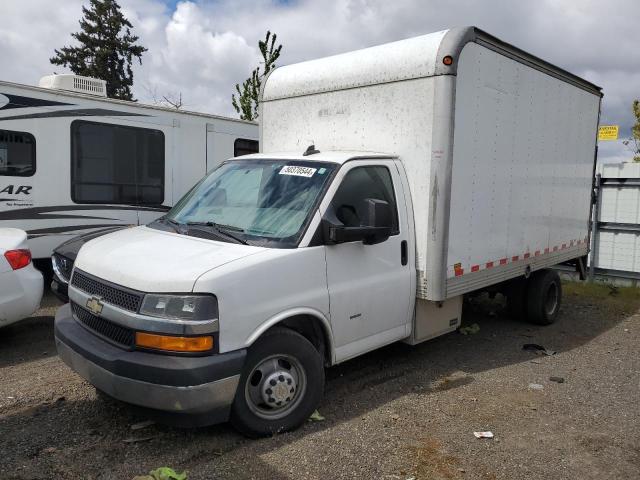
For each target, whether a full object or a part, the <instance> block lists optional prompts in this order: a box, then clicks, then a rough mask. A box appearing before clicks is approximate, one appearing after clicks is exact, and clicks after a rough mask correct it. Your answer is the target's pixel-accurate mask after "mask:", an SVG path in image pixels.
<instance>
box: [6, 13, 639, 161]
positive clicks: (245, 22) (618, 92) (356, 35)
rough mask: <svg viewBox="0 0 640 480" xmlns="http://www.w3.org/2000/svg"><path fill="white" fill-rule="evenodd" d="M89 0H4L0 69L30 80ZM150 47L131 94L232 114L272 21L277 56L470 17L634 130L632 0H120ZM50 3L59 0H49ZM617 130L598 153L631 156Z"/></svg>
mask: <svg viewBox="0 0 640 480" xmlns="http://www.w3.org/2000/svg"><path fill="white" fill-rule="evenodd" d="M83 3H88V0H56V1H55V2H52V1H51V0H2V14H1V16H0V58H1V59H2V65H3V68H2V69H1V70H0V80H8V81H13V82H19V83H25V84H31V85H33V84H37V82H38V79H39V78H40V77H41V76H42V75H45V74H49V73H52V72H54V71H55V72H57V73H62V72H63V71H64V69H62V68H60V67H53V66H52V65H50V64H49V61H48V59H49V57H51V56H52V54H53V49H54V48H56V47H61V46H63V45H67V44H69V43H70V42H71V37H70V36H69V34H70V33H71V32H73V31H77V30H78V20H79V18H80V16H81V6H82V4H83ZM119 3H120V5H121V6H122V8H123V11H124V13H125V15H126V16H127V17H128V18H129V20H130V21H131V22H132V23H133V25H134V33H135V34H137V35H139V36H140V43H142V44H143V45H144V46H146V47H147V48H148V49H149V51H148V52H147V53H146V54H145V55H144V57H143V65H142V66H140V67H136V70H135V88H134V93H135V95H136V97H137V98H138V99H139V100H140V101H142V102H151V101H152V99H153V97H154V95H155V97H161V96H162V95H164V94H169V95H176V94H178V93H179V92H181V93H182V97H183V101H184V103H185V108H187V109H189V110H198V111H205V112H211V113H217V114H223V115H233V116H235V112H234V111H233V109H232V107H231V101H230V97H231V93H232V92H233V87H234V85H235V84H236V83H237V82H241V81H242V80H243V79H244V78H246V77H247V76H248V74H249V73H250V72H251V70H252V69H253V68H254V67H255V65H256V64H257V62H258V59H259V52H258V49H257V43H258V40H259V39H261V38H263V37H264V34H265V32H266V31H267V30H271V31H273V32H276V33H277V34H278V40H279V41H280V42H281V43H282V44H283V45H284V47H283V50H282V56H281V59H280V62H279V64H280V65H284V64H288V63H294V62H298V61H301V60H307V59H312V58H317V57H321V56H325V55H329V54H334V53H340V52H345V51H349V50H353V49H357V48H363V47H367V46H372V45H376V44H380V43H385V42H389V41H393V40H399V39H402V38H406V37H411V36H415V35H420V34H424V33H429V32H434V31H438V30H442V29H446V28H449V27H452V26H461V25H476V26H478V27H480V28H482V29H484V30H487V31H488V32H490V33H492V34H493V35H495V36H497V37H499V38H501V39H503V40H505V41H507V42H510V43H513V44H515V45H517V46H519V47H520V48H523V49H525V50H527V51H529V52H531V53H533V54H535V55H538V56H540V57H542V58H544V59H546V60H549V61H550V62H552V63H554V64H556V65H559V66H561V67H563V68H565V69H567V70H569V71H571V72H573V73H576V74H578V75H580V76H583V77H585V78H587V79H588V80H590V81H592V82H594V83H596V84H598V85H600V86H602V87H603V88H604V92H605V97H604V101H603V112H602V119H601V124H619V125H620V126H621V133H622V134H623V135H625V136H628V134H629V128H630V126H631V124H632V122H633V117H632V114H631V102H632V100H633V99H634V98H640V47H639V46H638V19H640V1H638V0H609V1H607V2H601V1H595V0H530V1H525V0H518V1H515V0H483V1H481V0H476V1H473V0H253V1H249V0H194V1H176V0H119ZM54 5H55V6H54ZM630 155H631V154H630V152H629V151H628V150H627V149H626V148H625V147H624V146H623V145H622V144H621V142H607V143H604V142H603V143H602V144H601V148H600V157H601V159H602V160H603V161H622V160H628V159H629V157H630Z"/></svg>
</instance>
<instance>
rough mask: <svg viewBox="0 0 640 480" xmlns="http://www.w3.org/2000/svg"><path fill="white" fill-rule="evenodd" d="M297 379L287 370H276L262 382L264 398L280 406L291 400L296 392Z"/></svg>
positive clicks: (269, 403)
mask: <svg viewBox="0 0 640 480" xmlns="http://www.w3.org/2000/svg"><path fill="white" fill-rule="evenodd" d="M296 388H297V384H296V380H295V378H293V376H292V375H291V374H290V373H289V372H287V371H284V370H282V371H276V372H273V373H272V374H271V375H269V376H268V377H267V378H266V379H265V381H264V382H262V400H263V401H264V403H266V404H267V405H276V406H278V407H280V406H282V405H284V404H287V403H289V402H290V401H291V399H292V398H293V397H294V394H295V393H296Z"/></svg>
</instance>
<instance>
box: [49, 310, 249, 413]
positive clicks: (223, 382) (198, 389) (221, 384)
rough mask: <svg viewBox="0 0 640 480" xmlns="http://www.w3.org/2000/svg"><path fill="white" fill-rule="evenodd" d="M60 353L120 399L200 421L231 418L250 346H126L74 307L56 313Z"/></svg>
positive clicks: (69, 364) (68, 362)
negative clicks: (84, 320)
mask: <svg viewBox="0 0 640 480" xmlns="http://www.w3.org/2000/svg"><path fill="white" fill-rule="evenodd" d="M55 340H56V347H57V349H58V355H59V356H60V358H62V360H63V361H64V362H65V363H66V364H67V365H68V366H69V367H71V368H72V369H73V370H74V371H75V372H76V373H78V374H79V375H80V376H81V377H83V378H84V379H85V380H87V381H88V382H89V383H91V384H92V385H94V386H95V387H96V388H97V389H98V390H101V391H103V392H105V393H106V394H107V395H109V396H112V397H114V398H116V399H118V400H122V401H124V402H127V403H131V404H134V405H138V406H141V407H145V408H150V409H153V410H156V411H161V412H169V413H175V414H184V415H185V416H197V417H199V418H200V419H201V420H199V421H198V422H197V424H200V425H201V424H213V423H218V422H223V421H226V420H227V419H228V416H229V410H230V407H231V403H232V402H233V399H234V397H235V393H236V389H237V386H238V382H239V380H240V373H241V371H242V367H243V365H244V360H245V356H246V350H237V351H234V352H229V353H224V354H218V355H211V356H206V357H187V356H173V355H165V354H156V353H149V352H142V351H127V350H123V349H121V348H118V347H116V346H114V345H111V344H110V343H107V342H106V341H104V340H102V339H101V338H99V337H97V336H96V335H94V334H93V333H91V332H90V331H88V330H87V329H86V328H85V327H83V326H82V325H81V324H80V323H78V322H77V321H76V320H75V319H74V318H73V317H72V313H71V308H70V306H69V305H64V306H62V307H61V308H60V309H59V310H58V312H57V313H56V318H55Z"/></svg>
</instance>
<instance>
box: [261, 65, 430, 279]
mask: <svg viewBox="0 0 640 480" xmlns="http://www.w3.org/2000/svg"><path fill="white" fill-rule="evenodd" d="M433 95H434V77H427V78H419V79H411V80H404V81H399V82H392V83H386V84H379V85H370V86H365V87H360V88H353V89H345V90H338V91H332V92H325V93H317V94H312V95H303V96H299V97H292V98H285V99H279V100H270V101H268V102H266V103H265V105H264V107H263V113H262V117H261V119H260V122H261V125H262V128H263V132H262V145H261V147H262V149H263V150H262V151H263V152H265V153H269V152H277V151H299V152H300V153H302V152H304V151H305V149H306V148H307V146H308V145H310V144H312V143H313V144H315V146H316V148H318V149H319V150H321V151H322V150H359V151H363V150H364V151H371V152H380V153H388V154H391V155H397V156H399V157H400V159H401V160H402V162H403V164H404V166H405V169H406V170H407V175H408V180H409V188H410V191H411V195H412V202H413V205H414V209H415V210H416V212H421V214H422V217H420V219H417V220H416V237H417V244H418V246H419V248H418V249H417V256H418V258H417V264H418V265H417V268H418V269H419V270H424V269H425V266H426V248H424V247H420V246H425V245H426V243H427V240H426V239H427V221H426V220H427V213H426V212H428V211H429V178H430V161H431V150H432V146H431V137H432V128H433V125H432V122H433V120H432V119H433V104H434V100H433ZM416 214H418V213H416Z"/></svg>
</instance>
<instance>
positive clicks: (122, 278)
mask: <svg viewBox="0 0 640 480" xmlns="http://www.w3.org/2000/svg"><path fill="white" fill-rule="evenodd" d="M264 250H266V249H265V248H262V247H254V246H250V245H241V244H234V243H227V242H221V241H215V240H206V239H201V238H196V237H190V236H186V235H180V234H178V233H172V232H165V231H160V230H155V229H151V228H148V227H136V228H128V229H125V230H120V231H117V232H114V233H111V234H109V235H105V236H103V237H99V238H96V239H95V240H91V241H89V242H87V243H86V244H85V245H84V246H83V247H82V248H81V249H80V252H79V253H78V257H77V259H76V262H75V268H76V269H79V270H82V271H84V272H87V273H90V274H91V275H94V276H96V277H99V278H103V279H105V280H108V281H110V282H113V283H116V284H118V285H122V286H125V287H129V288H132V289H134V290H140V291H143V292H163V293H170V292H179V293H184V292H190V291H191V290H192V289H193V285H194V283H195V281H196V280H197V279H198V277H199V276H200V275H202V274H203V273H205V272H208V271H209V270H212V269H214V268H217V267H219V266H221V265H225V264H228V263H230V262H233V261H235V260H238V259H240V258H244V257H247V256H249V255H255V254H257V253H260V252H262V251H264Z"/></svg>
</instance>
